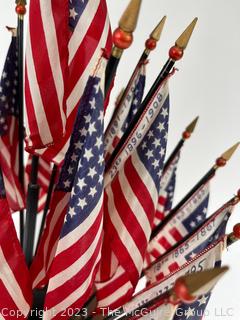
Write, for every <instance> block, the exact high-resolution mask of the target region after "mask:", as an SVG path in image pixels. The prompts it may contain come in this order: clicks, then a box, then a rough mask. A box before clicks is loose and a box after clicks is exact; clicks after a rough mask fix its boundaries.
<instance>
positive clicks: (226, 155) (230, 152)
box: [221, 142, 240, 161]
mask: <svg viewBox="0 0 240 320" xmlns="http://www.w3.org/2000/svg"><path fill="white" fill-rule="evenodd" d="M239 145H240V142H237V143H235V144H234V145H233V146H232V147H231V148H229V149H228V150H227V151H225V152H224V153H223V154H222V156H221V158H223V159H225V160H226V161H228V160H230V159H231V157H232V155H233V154H234V152H235V151H236V150H237V148H238V146H239Z"/></svg>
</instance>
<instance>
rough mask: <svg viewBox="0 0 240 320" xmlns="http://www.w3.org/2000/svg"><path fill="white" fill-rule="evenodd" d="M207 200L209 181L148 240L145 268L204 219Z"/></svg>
mask: <svg viewBox="0 0 240 320" xmlns="http://www.w3.org/2000/svg"><path fill="white" fill-rule="evenodd" d="M208 202H209V181H208V182H207V183H205V184H203V185H202V186H201V187H200V188H199V189H198V190H197V191H196V192H195V193H194V194H193V196H192V197H191V198H190V199H189V200H188V201H187V202H186V203H184V205H183V206H182V207H180V208H179V209H178V210H177V211H176V212H174V215H173V216H172V217H171V219H169V221H168V222H167V223H166V224H165V225H163V227H162V228H161V230H159V232H158V234H157V235H156V236H155V237H154V238H153V239H152V240H151V241H150V243H149V245H148V251H147V254H146V257H145V268H147V267H148V266H149V265H150V264H152V263H153V262H154V261H155V260H156V259H157V258H159V257H161V256H162V255H163V254H165V253H166V252H168V251H169V250H171V249H172V247H173V246H175V245H176V244H177V243H178V242H180V241H181V240H183V239H184V238H185V237H187V236H188V235H189V234H191V233H192V232H193V231H194V230H196V228H197V227H198V226H199V225H201V224H202V223H203V222H204V220H205V219H206V215H207V208H208Z"/></svg>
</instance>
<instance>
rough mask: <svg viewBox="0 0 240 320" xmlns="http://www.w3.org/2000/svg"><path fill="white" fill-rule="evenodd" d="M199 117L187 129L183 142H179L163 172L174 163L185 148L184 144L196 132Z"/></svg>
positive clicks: (183, 135)
mask: <svg viewBox="0 0 240 320" xmlns="http://www.w3.org/2000/svg"><path fill="white" fill-rule="evenodd" d="M198 119H199V117H196V118H195V119H194V120H193V121H192V122H191V123H190V124H189V125H188V126H187V128H186V129H185V131H184V132H183V134H182V138H181V140H180V141H179V142H178V144H177V145H176V147H175V148H174V150H173V151H172V153H171V155H170V156H169V157H168V159H167V161H166V163H165V164H164V169H163V172H164V171H165V170H166V169H167V168H168V166H169V165H170V164H171V163H172V161H173V159H174V158H175V157H176V156H177V154H178V152H179V151H180V150H181V148H182V147H183V145H184V143H185V141H186V140H188V139H189V138H190V137H191V135H192V133H193V132H194V130H195V128H196V125H197V122H198Z"/></svg>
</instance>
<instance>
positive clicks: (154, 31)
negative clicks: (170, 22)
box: [150, 16, 167, 41]
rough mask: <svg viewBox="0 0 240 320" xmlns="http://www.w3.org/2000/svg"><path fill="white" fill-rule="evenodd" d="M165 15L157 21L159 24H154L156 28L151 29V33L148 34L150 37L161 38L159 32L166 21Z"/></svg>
mask: <svg viewBox="0 0 240 320" xmlns="http://www.w3.org/2000/svg"><path fill="white" fill-rule="evenodd" d="M166 19H167V16H164V17H163V18H162V20H161V21H160V22H159V24H158V25H157V26H156V28H155V29H154V30H153V31H152V33H151V34H150V38H152V39H154V40H156V41H159V40H160V38H161V34H162V31H163V28H164V25H165V22H166Z"/></svg>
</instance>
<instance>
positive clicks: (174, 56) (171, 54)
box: [169, 46, 183, 61]
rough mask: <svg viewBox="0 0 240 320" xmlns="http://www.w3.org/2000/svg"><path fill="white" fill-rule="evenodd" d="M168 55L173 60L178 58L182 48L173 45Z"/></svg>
mask: <svg viewBox="0 0 240 320" xmlns="http://www.w3.org/2000/svg"><path fill="white" fill-rule="evenodd" d="M169 57H170V58H171V59H172V60H174V61H178V60H180V59H181V58H182V57H183V49H181V48H179V47H178V46H173V47H172V48H170V50H169Z"/></svg>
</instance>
